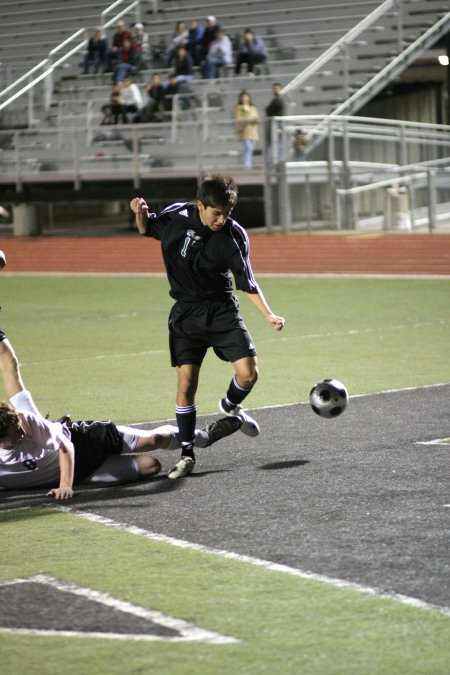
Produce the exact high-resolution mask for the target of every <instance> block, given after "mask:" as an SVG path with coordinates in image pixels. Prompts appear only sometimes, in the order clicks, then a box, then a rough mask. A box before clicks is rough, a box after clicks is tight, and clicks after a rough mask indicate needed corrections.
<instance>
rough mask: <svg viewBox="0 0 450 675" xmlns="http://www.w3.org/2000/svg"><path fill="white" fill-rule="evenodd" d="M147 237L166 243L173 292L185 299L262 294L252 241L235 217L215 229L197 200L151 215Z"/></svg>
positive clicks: (174, 294) (173, 205) (162, 244)
mask: <svg viewBox="0 0 450 675" xmlns="http://www.w3.org/2000/svg"><path fill="white" fill-rule="evenodd" d="M145 235H146V236H147V237H154V238H155V239H158V240H160V241H161V250H162V254H163V258H164V264H165V266H166V271H167V277H168V279H169V284H170V295H171V296H172V297H173V298H175V300H181V301H183V302H205V301H225V300H227V299H229V298H231V297H232V295H233V284H232V279H231V274H230V272H231V273H232V274H233V276H234V280H235V284H236V289H238V290H240V291H245V292H247V293H257V292H258V285H257V283H256V281H255V278H254V276H253V271H252V268H251V265H250V259H249V248H250V245H249V240H248V236H247V233H246V232H245V230H244V228H243V227H242V226H241V225H239V223H237V222H236V221H235V220H233V219H232V218H227V220H226V222H225V224H224V226H223V227H222V228H221V229H220V230H218V231H213V230H210V229H209V228H208V227H206V226H205V225H203V223H202V222H201V220H200V217H199V214H198V209H197V206H196V204H191V203H183V204H180V203H177V204H172V205H171V206H168V207H167V208H166V209H164V211H162V212H161V213H160V214H159V215H156V214H154V213H152V214H149V219H148V221H147V230H146V233H145Z"/></svg>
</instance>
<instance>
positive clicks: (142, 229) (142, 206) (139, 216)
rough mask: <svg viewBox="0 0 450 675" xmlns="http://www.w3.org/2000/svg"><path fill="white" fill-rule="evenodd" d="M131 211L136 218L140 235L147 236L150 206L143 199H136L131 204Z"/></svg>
mask: <svg viewBox="0 0 450 675" xmlns="http://www.w3.org/2000/svg"><path fill="white" fill-rule="evenodd" d="M130 209H131V210H132V211H133V213H134V214H135V216H136V225H137V228H138V230H139V233H140V234H146V232H147V221H148V204H147V202H146V201H145V199H142V197H135V198H134V199H132V200H131V202H130Z"/></svg>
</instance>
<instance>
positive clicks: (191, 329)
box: [169, 298, 256, 366]
mask: <svg viewBox="0 0 450 675" xmlns="http://www.w3.org/2000/svg"><path fill="white" fill-rule="evenodd" d="M169 347H170V361H171V364H172V366H181V365H183V364H186V363H192V364H196V365H199V366H200V365H201V364H202V361H203V359H204V357H205V354H206V352H207V350H208V348H209V347H212V348H213V349H214V351H215V353H216V354H217V356H218V357H219V358H220V359H222V360H223V361H229V362H231V363H234V362H235V361H238V360H239V359H243V358H245V357H247V356H256V349H255V345H254V344H253V340H252V338H251V336H250V334H249V332H248V330H247V328H246V326H245V324H244V321H243V320H242V317H241V316H240V315H239V303H238V300H237V299H236V298H234V299H230V300H229V301H227V302H204V303H185V302H181V301H178V302H176V303H175V304H174V306H173V307H172V309H171V312H170V315H169Z"/></svg>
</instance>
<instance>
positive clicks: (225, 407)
mask: <svg viewBox="0 0 450 675" xmlns="http://www.w3.org/2000/svg"><path fill="white" fill-rule="evenodd" d="M233 368H234V372H235V375H234V377H233V379H232V380H231V382H230V385H229V387H228V390H227V393H226V395H225V397H224V398H223V399H222V400H221V401H220V402H219V408H220V410H221V411H222V412H223V413H225V415H234V416H236V417H239V418H240V419H241V421H242V426H241V431H242V432H243V433H244V434H246V435H247V436H257V435H258V434H259V426H258V424H257V422H256V421H255V420H254V419H253V418H252V417H250V415H248V414H247V413H245V412H244V411H243V410H242V406H241V403H242V402H243V401H244V400H245V398H246V397H247V396H248V395H249V394H250V392H251V390H252V389H253V386H254V385H255V384H256V381H257V379H258V360H257V358H256V356H245V357H244V358H242V359H238V360H237V361H234V362H233Z"/></svg>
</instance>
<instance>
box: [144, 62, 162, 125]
mask: <svg viewBox="0 0 450 675" xmlns="http://www.w3.org/2000/svg"><path fill="white" fill-rule="evenodd" d="M145 95H146V98H145V101H144V107H143V109H142V115H141V120H142V122H162V121H163V119H164V110H165V108H164V104H163V99H164V86H163V83H162V80H161V75H159V74H158V73H154V74H153V75H152V79H151V80H150V82H149V83H148V84H147V86H146V87H145Z"/></svg>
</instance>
